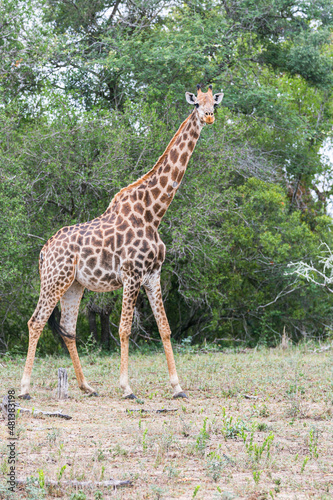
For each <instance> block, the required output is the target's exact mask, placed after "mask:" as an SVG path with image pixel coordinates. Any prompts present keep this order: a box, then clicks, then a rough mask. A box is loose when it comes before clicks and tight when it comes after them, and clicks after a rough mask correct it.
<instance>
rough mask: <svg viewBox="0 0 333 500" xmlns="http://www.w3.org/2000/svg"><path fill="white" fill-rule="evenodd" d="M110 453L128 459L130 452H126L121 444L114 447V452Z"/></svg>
mask: <svg viewBox="0 0 333 500" xmlns="http://www.w3.org/2000/svg"><path fill="white" fill-rule="evenodd" d="M109 451H110V453H112V454H113V455H115V456H117V455H119V456H123V457H126V456H127V455H128V451H127V450H125V448H122V446H121V445H120V444H119V443H117V444H116V446H115V447H114V449H113V450H112V449H110V450H109Z"/></svg>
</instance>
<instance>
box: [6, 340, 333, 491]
mask: <svg viewBox="0 0 333 500" xmlns="http://www.w3.org/2000/svg"><path fill="white" fill-rule="evenodd" d="M24 361H25V360H24V359H23V358H22V359H19V358H15V359H9V358H3V359H2V361H1V366H0V379H1V381H2V384H1V386H2V393H1V396H3V395H4V394H5V393H6V391H7V390H8V389H10V388H11V387H14V388H15V389H16V391H17V393H18V389H19V382H20V377H21V374H22V371H23V366H24ZM332 361H333V356H332V353H331V351H326V352H323V353H312V352H311V350H310V348H307V347H306V346H303V347H297V348H292V349H287V350H284V351H283V350H280V349H271V350H268V349H264V350H260V351H258V350H256V351H255V350H253V351H248V352H246V353H238V354H236V353H232V352H231V353H206V354H200V353H186V352H185V353H178V354H177V355H176V363H177V367H178V372H179V374H180V377H181V382H182V387H183V388H184V390H186V392H187V393H188V394H189V396H190V399H189V401H183V400H181V401H179V400H176V401H174V400H172V398H171V389H170V387H169V384H168V379H167V368H166V362H165V357H164V355H163V354H162V353H161V354H154V355H144V356H143V355H140V354H137V353H134V354H132V355H131V360H130V377H131V381H132V387H133V390H134V391H135V393H136V394H137V395H138V396H139V397H140V398H141V400H142V401H141V404H140V401H139V402H135V401H134V402H133V401H128V400H122V399H121V393H120V391H119V389H118V375H119V362H120V359H119V356H118V355H116V354H115V355H112V356H109V357H108V356H101V355H95V356H83V357H82V364H83V369H84V372H85V374H86V378H87V380H88V381H89V383H90V384H91V385H93V386H95V387H96V388H97V390H98V392H99V397H98V398H88V397H85V396H83V395H82V394H81V393H80V391H79V389H78V387H77V384H76V380H75V377H74V371H73V368H72V366H71V362H70V359H69V358H67V357H63V358H56V357H47V358H42V359H36V362H35V366H34V371H33V379H32V383H33V386H32V390H31V395H32V396H33V397H34V399H33V400H31V401H24V402H21V404H22V406H25V407H28V408H33V407H35V408H38V409H43V410H54V411H55V410H59V409H63V411H64V413H66V414H69V415H71V416H72V417H73V419H72V420H69V421H66V420H62V419H56V418H52V417H41V418H36V417H33V416H31V415H26V414H22V413H21V414H20V415H19V416H18V418H17V420H16V429H17V435H18V441H17V444H16V451H17V465H16V474H17V477H18V478H20V479H25V478H31V477H32V478H35V479H37V480H38V484H37V485H36V484H35V483H32V482H31V483H30V484H28V486H27V487H26V488H22V489H21V490H17V493H16V495H12V496H10V495H9V494H8V491H7V490H6V486H5V483H4V482H3V483H2V486H1V487H0V498H7V497H8V498H19V499H23V498H29V499H31V500H32V499H36V500H37V499H42V498H45V499H49V498H53V497H58V498H66V499H71V500H84V499H85V498H86V499H94V500H95V499H109V498H112V499H148V498H149V499H150V498H151V499H192V498H195V499H196V500H200V499H201V500H206V499H224V500H229V499H231V498H235V499H236V498H237V499H248V500H249V499H252V500H255V499H260V498H261V499H270V498H273V499H275V498H277V499H288V500H289V499H299V500H301V499H308V498H309V499H310V498H315V499H322V500H324V499H329V498H332V491H333V471H332V455H333V433H332V420H331V419H332V401H333V386H332ZM58 367H65V368H67V370H68V373H69V381H70V395H71V398H70V399H69V400H66V401H61V402H59V401H57V400H56V397H55V389H56V386H57V369H58ZM163 409H167V410H176V411H170V412H165V413H163V412H162V413H156V410H163ZM138 410H139V411H138ZM140 410H142V411H140ZM0 418H2V417H0ZM5 423H6V422H5V419H3V420H2V425H1V431H0V432H1V463H0V466H1V472H2V475H3V476H4V477H5V476H6V474H7V472H8V463H7V448H6V444H7V438H8V432H7V428H6V426H5ZM110 478H114V479H119V480H127V479H129V480H131V481H132V482H133V486H132V487H131V488H119V489H117V490H115V491H114V490H112V489H107V488H103V487H96V488H93V489H87V488H85V489H84V491H83V490H82V491H81V492H80V491H79V490H78V489H75V488H74V487H71V486H67V487H64V486H59V487H58V486H56V487H55V486H53V487H52V488H49V487H48V486H47V485H46V483H45V479H51V480H55V481H59V484H61V482H63V481H65V480H66V481H69V480H74V479H76V480H80V481H88V480H90V481H94V482H98V481H103V480H108V479H110Z"/></svg>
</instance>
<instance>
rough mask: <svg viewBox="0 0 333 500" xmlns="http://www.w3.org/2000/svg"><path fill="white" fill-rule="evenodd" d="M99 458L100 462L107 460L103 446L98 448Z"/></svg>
mask: <svg viewBox="0 0 333 500" xmlns="http://www.w3.org/2000/svg"><path fill="white" fill-rule="evenodd" d="M97 460H98V462H101V461H102V460H105V455H104V451H103V450H102V449H101V448H99V449H98V450H97Z"/></svg>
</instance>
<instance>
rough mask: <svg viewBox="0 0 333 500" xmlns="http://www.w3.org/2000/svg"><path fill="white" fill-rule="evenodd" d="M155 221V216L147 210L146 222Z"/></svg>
mask: <svg viewBox="0 0 333 500" xmlns="http://www.w3.org/2000/svg"><path fill="white" fill-rule="evenodd" d="M153 220H154V216H153V214H152V213H151V211H150V210H146V213H145V221H146V222H153Z"/></svg>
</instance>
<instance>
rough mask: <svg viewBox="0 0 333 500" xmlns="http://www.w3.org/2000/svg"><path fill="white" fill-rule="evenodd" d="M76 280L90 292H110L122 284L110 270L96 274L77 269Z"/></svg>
mask: <svg viewBox="0 0 333 500" xmlns="http://www.w3.org/2000/svg"><path fill="white" fill-rule="evenodd" d="M97 274H99V273H97ZM76 280H77V281H78V282H79V283H80V284H81V285H82V286H84V287H85V288H87V289H88V290H91V291H92V292H112V291H113V290H117V289H118V288H121V287H122V286H123V285H122V283H121V281H120V280H119V278H117V276H116V274H115V273H110V272H105V273H102V274H101V275H98V276H96V275H89V274H87V273H86V272H84V271H80V270H77V273H76Z"/></svg>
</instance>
